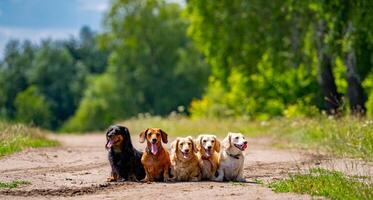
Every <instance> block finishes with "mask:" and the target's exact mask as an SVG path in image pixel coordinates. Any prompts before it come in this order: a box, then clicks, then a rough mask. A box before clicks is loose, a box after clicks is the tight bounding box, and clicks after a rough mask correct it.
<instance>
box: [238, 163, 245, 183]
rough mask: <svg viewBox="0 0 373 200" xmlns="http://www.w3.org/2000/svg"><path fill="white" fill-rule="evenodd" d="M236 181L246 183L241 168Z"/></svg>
mask: <svg viewBox="0 0 373 200" xmlns="http://www.w3.org/2000/svg"><path fill="white" fill-rule="evenodd" d="M236 181H239V182H243V183H244V182H246V179H245V178H244V177H243V166H242V167H241V168H240V170H239V171H238V175H237V178H236Z"/></svg>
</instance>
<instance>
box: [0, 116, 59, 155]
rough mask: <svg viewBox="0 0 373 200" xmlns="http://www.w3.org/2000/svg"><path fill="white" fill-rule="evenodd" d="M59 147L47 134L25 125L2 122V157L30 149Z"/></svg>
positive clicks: (0, 124)
mask: <svg viewBox="0 0 373 200" xmlns="http://www.w3.org/2000/svg"><path fill="white" fill-rule="evenodd" d="M56 145H58V142H57V141H53V140H49V139H47V138H46V136H45V132H44V131H42V130H40V129H37V128H31V127H28V126H26V125H23V124H9V123H6V122H0V157H1V156H4V155H8V154H11V153H14V152H18V151H22V150H23V149H25V148H29V147H50V146H56Z"/></svg>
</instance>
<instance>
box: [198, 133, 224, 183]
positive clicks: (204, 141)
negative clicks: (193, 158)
mask: <svg viewBox="0 0 373 200" xmlns="http://www.w3.org/2000/svg"><path fill="white" fill-rule="evenodd" d="M195 143H196V147H197V151H198V152H197V156H198V159H199V164H200V167H201V170H202V179H203V180H213V179H214V178H215V173H216V170H217V169H218V167H219V152H220V142H219V140H218V139H217V138H216V136H215V135H199V136H198V138H197V139H196V140H195Z"/></svg>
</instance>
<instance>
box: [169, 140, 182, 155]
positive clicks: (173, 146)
mask: <svg viewBox="0 0 373 200" xmlns="http://www.w3.org/2000/svg"><path fill="white" fill-rule="evenodd" d="M179 140H180V138H179V137H178V138H176V140H174V141H173V142H172V143H171V153H174V154H176V152H177V149H178V148H179Z"/></svg>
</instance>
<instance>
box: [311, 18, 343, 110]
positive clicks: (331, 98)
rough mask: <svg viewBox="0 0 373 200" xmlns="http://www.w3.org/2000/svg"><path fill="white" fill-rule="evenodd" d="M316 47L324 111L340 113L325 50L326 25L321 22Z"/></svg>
mask: <svg viewBox="0 0 373 200" xmlns="http://www.w3.org/2000/svg"><path fill="white" fill-rule="evenodd" d="M316 30H317V34H316V46H317V57H318V73H319V84H320V87H321V89H322V90H323V95H324V99H325V109H326V111H327V113H328V114H330V115H336V114H339V113H340V107H341V105H342V95H341V94H339V93H338V91H337V86H336V84H335V78H334V75H333V70H332V57H331V55H330V51H328V49H327V44H325V41H324V38H325V34H326V23H325V21H324V20H321V21H320V23H319V24H318V27H317V29H316Z"/></svg>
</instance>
